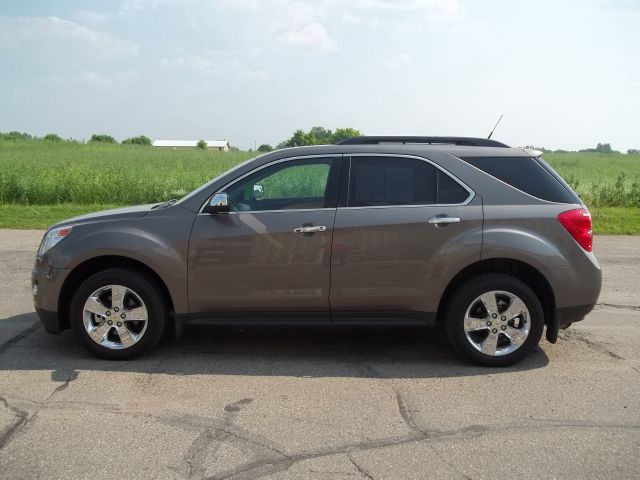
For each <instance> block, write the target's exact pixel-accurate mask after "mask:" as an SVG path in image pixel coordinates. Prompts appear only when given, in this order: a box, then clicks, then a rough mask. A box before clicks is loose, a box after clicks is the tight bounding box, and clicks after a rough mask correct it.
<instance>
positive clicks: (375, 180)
mask: <svg viewBox="0 0 640 480" xmlns="http://www.w3.org/2000/svg"><path fill="white" fill-rule="evenodd" d="M468 197H469V192H468V191H467V190H465V189H464V188H463V187H462V186H461V185H460V184H459V183H458V182H456V181H455V180H454V179H452V178H451V177H450V176H449V175H447V174H446V173H444V172H442V171H441V170H439V169H438V168H436V167H435V166H433V165H431V164H430V163H427V162H425V161H422V160H418V159H414V158H405V157H377V156H376V157H352V158H351V174H350V183H349V206H350V207H373V206H385V205H433V204H436V203H438V204H457V203H463V202H464V201H465V200H466V199H467V198H468Z"/></svg>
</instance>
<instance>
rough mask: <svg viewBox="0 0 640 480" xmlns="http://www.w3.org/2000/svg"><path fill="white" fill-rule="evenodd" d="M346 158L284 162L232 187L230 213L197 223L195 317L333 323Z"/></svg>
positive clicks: (192, 288)
mask: <svg viewBox="0 0 640 480" xmlns="http://www.w3.org/2000/svg"><path fill="white" fill-rule="evenodd" d="M340 168H341V156H321V157H305V158H293V159H286V160H281V161H278V162H275V163H274V164H270V165H268V166H266V167H262V168H260V169H259V170H257V171H255V172H253V173H251V174H249V175H246V176H245V177H243V178H241V179H239V180H237V181H235V182H233V183H232V184H231V185H228V186H227V187H225V188H224V189H222V190H221V192H225V193H227V194H228V195H229V200H230V203H231V212H230V213H219V214H213V215H211V214H206V213H201V214H198V215H197V218H196V220H195V223H194V226H193V231H192V234H191V240H190V245H189V302H190V309H191V312H192V314H195V315H196V316H198V315H202V316H214V317H223V318H226V317H275V319H276V320H277V319H279V318H280V319H281V318H285V317H296V318H298V319H303V320H304V321H310V322H312V321H317V320H318V319H319V318H321V319H323V320H324V321H326V322H327V323H328V322H329V317H330V314H329V282H330V255H331V236H332V233H333V224H334V220H335V213H336V208H335V207H336V201H337V195H338V180H339V176H340Z"/></svg>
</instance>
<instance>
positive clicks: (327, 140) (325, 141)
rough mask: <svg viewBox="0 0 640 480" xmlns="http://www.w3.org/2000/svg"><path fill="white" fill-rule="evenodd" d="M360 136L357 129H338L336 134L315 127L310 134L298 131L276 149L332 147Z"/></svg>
mask: <svg viewBox="0 0 640 480" xmlns="http://www.w3.org/2000/svg"><path fill="white" fill-rule="evenodd" d="M360 135H361V133H360V131H358V130H356V129H355V128H338V129H336V131H335V132H332V131H331V130H328V129H326V128H324V127H313V128H311V130H309V131H308V132H305V131H304V130H302V129H298V130H296V131H295V132H294V133H293V136H292V137H291V138H290V139H289V140H285V141H284V142H281V143H279V144H278V145H277V147H276V148H285V147H303V146H306V145H330V144H335V143H338V142H340V141H341V140H344V139H346V138H352V137H358V136H360Z"/></svg>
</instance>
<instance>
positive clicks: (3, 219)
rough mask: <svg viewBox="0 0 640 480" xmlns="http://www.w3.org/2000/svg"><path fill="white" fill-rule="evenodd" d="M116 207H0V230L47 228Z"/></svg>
mask: <svg viewBox="0 0 640 480" xmlns="http://www.w3.org/2000/svg"><path fill="white" fill-rule="evenodd" d="M116 207H117V205H106V204H105V205H73V204H60V205H0V228H23V229H29V228H35V229H42V228H47V227H48V226H50V225H53V224H54V223H58V222H59V221H61V220H64V219H66V218H70V217H76V216H78V215H83V214H85V213H90V212H97V211H98V210H108V209H109V208H116Z"/></svg>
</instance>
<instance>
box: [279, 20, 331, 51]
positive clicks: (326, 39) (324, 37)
mask: <svg viewBox="0 0 640 480" xmlns="http://www.w3.org/2000/svg"><path fill="white" fill-rule="evenodd" d="M277 38H278V40H280V41H281V42H283V43H288V44H290V45H298V46H302V47H317V48H319V49H320V50H324V51H328V50H333V49H334V48H335V42H334V40H333V39H332V38H331V37H330V36H329V33H327V30H326V29H325V28H324V27H323V26H322V24H321V23H319V22H313V23H309V24H307V25H303V26H301V27H297V28H289V29H287V30H284V31H282V32H280V33H279V34H278V35H277Z"/></svg>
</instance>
